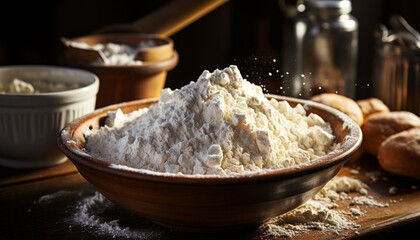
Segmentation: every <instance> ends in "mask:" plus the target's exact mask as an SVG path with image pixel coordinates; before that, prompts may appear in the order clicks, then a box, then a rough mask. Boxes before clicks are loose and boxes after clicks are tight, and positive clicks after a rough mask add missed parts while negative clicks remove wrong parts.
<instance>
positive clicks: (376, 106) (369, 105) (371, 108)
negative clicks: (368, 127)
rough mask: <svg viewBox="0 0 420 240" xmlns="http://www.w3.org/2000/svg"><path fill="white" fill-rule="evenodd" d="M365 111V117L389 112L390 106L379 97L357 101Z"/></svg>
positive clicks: (363, 111)
mask: <svg viewBox="0 0 420 240" xmlns="http://www.w3.org/2000/svg"><path fill="white" fill-rule="evenodd" d="M356 103H357V105H359V107H360V109H361V110H362V113H363V118H364V119H365V121H366V118H367V117H368V116H369V115H371V114H373V113H378V112H389V108H388V107H387V106H386V105H385V103H383V102H382V101H381V100H380V99H378V98H367V99H362V100H358V101H356Z"/></svg>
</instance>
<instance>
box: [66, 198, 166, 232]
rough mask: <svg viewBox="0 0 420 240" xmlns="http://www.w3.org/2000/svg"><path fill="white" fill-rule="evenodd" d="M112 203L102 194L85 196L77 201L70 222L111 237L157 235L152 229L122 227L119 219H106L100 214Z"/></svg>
mask: <svg viewBox="0 0 420 240" xmlns="http://www.w3.org/2000/svg"><path fill="white" fill-rule="evenodd" d="M113 205H114V204H113V203H112V202H111V201H109V200H108V199H106V198H105V197H104V196H103V195H102V194H100V193H99V192H95V194H94V195H93V196H90V197H86V198H84V199H82V200H81V201H79V202H78V203H77V206H76V213H75V214H74V215H73V216H72V218H71V220H72V223H74V224H77V225H80V226H82V227H87V228H92V229H93V230H94V231H95V232H96V233H97V234H101V235H107V236H112V237H113V238H117V237H124V238H127V239H149V237H150V236H152V235H153V236H154V237H156V236H157V235H159V233H156V232H155V231H153V230H148V229H141V230H135V229H132V228H130V227H122V226H121V225H120V224H119V221H120V220H119V219H115V220H111V221H107V220H105V219H104V218H103V217H101V216H100V215H101V214H102V213H103V212H104V211H105V210H106V209H107V208H110V207H112V206H113Z"/></svg>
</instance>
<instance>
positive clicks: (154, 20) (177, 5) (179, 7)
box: [94, 0, 228, 37]
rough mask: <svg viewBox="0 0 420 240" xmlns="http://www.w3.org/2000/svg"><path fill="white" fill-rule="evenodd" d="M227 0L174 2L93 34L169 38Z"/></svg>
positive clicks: (184, 0)
mask: <svg viewBox="0 0 420 240" xmlns="http://www.w3.org/2000/svg"><path fill="white" fill-rule="evenodd" d="M227 1H228V0H175V1H172V2H170V3H168V4H166V5H165V6H163V7H161V8H160V9H158V10H156V11H155V12H152V13H150V14H148V15H147V16H145V17H143V18H141V19H139V20H137V21H135V22H133V23H128V24H113V25H109V26H105V27H103V28H100V29H98V30H96V31H95V32H94V33H129V32H133V33H134V32H137V33H156V34H160V35H163V36H167V37H169V36H171V35H172V34H175V33H176V32H178V31H180V30H181V29H183V28H184V27H186V26H188V25H189V24H191V23H193V22H194V21H196V20H198V19H199V18H201V17H202V16H204V15H206V14H207V13H209V12H211V11H213V10H214V9H216V8H217V7H219V6H220V5H222V4H224V3H225V2H227Z"/></svg>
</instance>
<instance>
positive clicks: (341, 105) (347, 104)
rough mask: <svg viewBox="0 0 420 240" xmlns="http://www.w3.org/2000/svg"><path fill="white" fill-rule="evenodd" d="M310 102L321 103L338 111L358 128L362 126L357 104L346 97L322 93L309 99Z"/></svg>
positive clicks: (360, 112) (361, 114) (361, 117)
mask: <svg viewBox="0 0 420 240" xmlns="http://www.w3.org/2000/svg"><path fill="white" fill-rule="evenodd" d="M310 100H312V101H315V102H319V103H323V104H325V105H328V106H330V107H333V108H335V109H338V110H340V111H341V112H343V113H345V114H347V115H348V116H349V117H350V118H352V119H353V120H354V121H355V122H356V123H357V124H358V125H359V126H362V124H363V113H362V110H361V109H360V107H359V105H357V103H356V102H355V101H354V100H353V99H351V98H348V97H345V96H342V95H339V94H335V93H322V94H319V95H315V96H313V97H311V99H310Z"/></svg>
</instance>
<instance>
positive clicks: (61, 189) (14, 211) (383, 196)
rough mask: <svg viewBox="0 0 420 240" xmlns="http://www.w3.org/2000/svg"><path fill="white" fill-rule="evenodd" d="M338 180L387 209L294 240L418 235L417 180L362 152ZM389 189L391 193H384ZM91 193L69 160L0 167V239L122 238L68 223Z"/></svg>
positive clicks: (368, 209) (139, 223)
mask: <svg viewBox="0 0 420 240" xmlns="http://www.w3.org/2000/svg"><path fill="white" fill-rule="evenodd" d="M352 169H357V170H358V173H356V174H355V173H354V172H355V171H354V170H352ZM339 175H343V176H351V177H353V178H358V179H360V180H362V181H363V182H365V183H366V184H367V185H368V186H369V194H370V195H372V196H373V197H374V198H375V199H376V200H377V201H379V202H391V203H390V205H389V207H386V208H375V207H372V206H361V207H360V208H361V209H362V210H363V211H365V213H366V214H365V215H363V216H360V217H359V218H357V219H355V220H354V221H355V222H356V223H358V224H360V228H358V229H357V232H355V231H354V230H348V231H343V232H341V233H340V234H339V235H336V234H334V233H331V232H329V231H312V230H311V231H308V232H305V233H303V234H301V235H300V236H297V237H296V238H294V239H353V238H358V239H395V238H398V237H402V236H409V235H411V234H414V233H415V232H417V231H418V230H417V228H418V226H420V225H419V224H420V181H416V180H413V179H408V178H403V177H398V176H394V175H391V174H389V173H387V172H384V171H383V170H382V169H381V168H380V166H379V165H378V164H377V161H376V158H374V157H372V156H369V155H366V154H363V153H359V154H358V155H357V156H355V157H354V158H353V159H351V160H349V161H348V162H347V163H346V165H345V167H344V168H343V169H342V170H341V171H340V173H339ZM392 187H394V189H395V190H396V191H395V193H390V192H389V189H390V188H392ZM95 192H96V190H95V189H94V187H93V186H92V185H91V184H90V183H88V182H87V181H86V180H85V179H84V178H83V177H82V176H81V175H80V174H78V172H77V169H76V168H75V167H74V166H73V164H72V163H71V162H70V161H67V162H66V163H64V164H62V165H59V166H56V167H51V168H47V169H37V170H15V169H8V168H0V239H126V238H125V237H115V238H114V237H113V236H112V235H109V234H100V233H98V231H97V229H95V228H94V227H93V228H92V227H88V226H84V227H83V226H80V225H77V224H73V223H72V222H71V221H70V220H69V219H70V218H71V216H72V215H73V214H74V212H75V209H76V208H77V207H78V205H77V204H78V203H80V202H81V201H82V200H83V199H84V198H86V196H92V195H94V193H95ZM52 196H55V197H52ZM101 217H102V219H101V220H103V221H107V222H112V220H115V219H119V223H120V225H121V226H127V227H129V228H130V229H135V230H138V231H139V232H140V233H141V234H138V235H137V237H138V238H139V239H255V240H256V239H278V238H275V237H270V236H260V235H258V234H257V231H256V229H243V230H241V231H236V232H228V233H217V234H203V233H182V232H177V231H174V230H169V229H165V228H163V227H160V226H158V225H155V224H154V223H151V222H149V221H148V220H146V219H144V218H142V217H139V216H134V215H132V214H131V213H129V212H127V211H125V210H123V209H120V208H119V207H117V206H115V205H113V206H111V207H109V206H108V207H107V208H106V209H104V212H103V213H102V215H101Z"/></svg>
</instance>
